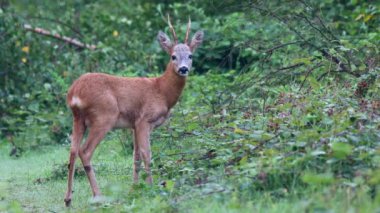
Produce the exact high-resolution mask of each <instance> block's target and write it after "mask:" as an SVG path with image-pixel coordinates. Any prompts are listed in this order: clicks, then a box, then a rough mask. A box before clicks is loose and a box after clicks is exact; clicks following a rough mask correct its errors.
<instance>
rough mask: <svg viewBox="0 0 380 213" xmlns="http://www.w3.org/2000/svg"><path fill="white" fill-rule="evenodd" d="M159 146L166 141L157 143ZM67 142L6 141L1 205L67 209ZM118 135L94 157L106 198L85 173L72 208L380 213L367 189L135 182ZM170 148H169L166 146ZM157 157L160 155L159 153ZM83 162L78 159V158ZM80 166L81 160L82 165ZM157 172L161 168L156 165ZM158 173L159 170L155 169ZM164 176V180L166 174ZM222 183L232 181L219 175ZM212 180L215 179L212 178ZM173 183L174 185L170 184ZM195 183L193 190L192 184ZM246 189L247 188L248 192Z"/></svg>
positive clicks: (78, 179)
mask: <svg viewBox="0 0 380 213" xmlns="http://www.w3.org/2000/svg"><path fill="white" fill-rule="evenodd" d="M155 146H156V147H155V148H157V147H162V144H158V143H156V145H155ZM68 150H69V148H68V146H49V147H43V148H40V149H39V150H33V151H28V152H27V153H24V154H23V155H22V157H20V158H18V159H15V158H11V157H8V153H7V152H8V151H9V147H8V146H5V145H2V146H1V155H0V156H1V157H0V159H1V164H0V174H1V176H0V186H1V187H0V190H2V191H0V192H2V194H3V195H2V201H1V205H0V210H1V211H3V210H5V209H8V210H11V211H13V212H23V211H25V212H47V211H51V212H62V211H66V210H69V209H67V208H66V207H64V202H63V198H64V194H65V190H66V167H65V165H66V162H67V157H68ZM121 150H123V148H122V147H121V143H119V142H118V139H112V138H111V139H108V140H106V141H104V142H103V144H101V145H100V146H99V148H98V150H97V151H96V153H95V156H94V162H93V163H94V165H95V168H96V169H97V173H96V174H97V179H98V183H99V185H100V188H101V189H102V192H103V194H104V196H105V200H104V201H103V202H102V203H100V204H99V203H93V202H92V201H91V191H90V187H89V184H88V181H87V178H86V177H84V175H83V173H80V174H79V175H77V176H76V178H75V182H74V194H73V202H72V207H71V208H70V210H72V211H73V212H87V211H93V210H96V211H101V212H104V211H105V212H107V211H109V212H115V211H133V212H157V211H159V212H161V211H164V212H309V211H312V212H376V211H379V208H380V204H379V203H376V202H375V200H373V199H372V198H370V197H369V196H368V192H367V191H366V189H365V188H355V189H352V190H350V189H349V188H346V189H344V188H339V187H335V186H333V187H320V188H319V187H315V188H313V187H309V188H298V189H296V190H293V191H292V192H287V191H286V189H282V190H283V192H282V194H281V193H280V194H281V195H274V194H273V192H265V191H264V192H260V191H258V192H253V194H252V195H249V196H247V197H244V196H245V194H244V193H239V192H238V191H236V189H233V188H232V189H229V190H220V191H219V190H217V189H215V188H214V189H215V191H212V190H209V191H207V190H206V188H207V187H206V185H207V184H205V185H204V186H203V189H200V188H199V186H194V185H191V184H186V183H185V184H183V185H182V187H183V188H182V189H181V188H177V187H176V186H173V187H172V188H171V189H170V190H168V189H163V188H162V187H160V186H158V185H159V181H160V178H158V180H157V179H156V180H155V182H154V185H153V186H146V185H145V184H143V183H142V184H139V185H133V184H132V182H131V180H132V174H131V165H132V162H131V159H132V158H131V155H130V154H127V155H125V154H124V153H123V151H121ZM165 151H167V150H165ZM154 156H156V157H157V156H158V153H155V154H154ZM77 163H79V162H77ZM77 165H79V166H80V164H77ZM155 171H156V172H155V173H157V169H155ZM155 175H156V176H157V174H155ZM161 180H162V179H161ZM219 180H220V182H219V183H220V185H221V186H222V187H226V186H227V185H225V184H228V182H227V181H226V180H225V179H224V178H220V179H219ZM210 182H212V181H210ZM167 188H169V187H167ZM191 188H193V189H191ZM243 192H244V191H243Z"/></svg>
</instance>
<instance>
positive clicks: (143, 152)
mask: <svg viewBox="0 0 380 213" xmlns="http://www.w3.org/2000/svg"><path fill="white" fill-rule="evenodd" d="M150 132H151V126H150V124H149V123H146V122H140V123H139V124H138V125H136V127H135V141H136V142H135V143H137V147H138V151H139V152H140V158H142V159H143V161H144V167H145V171H146V173H147V175H148V176H147V178H146V180H145V181H146V182H147V183H149V184H152V173H151V170H150V164H151V150H150V141H149V137H150Z"/></svg>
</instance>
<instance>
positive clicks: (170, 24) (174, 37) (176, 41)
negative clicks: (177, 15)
mask: <svg viewBox="0 0 380 213" xmlns="http://www.w3.org/2000/svg"><path fill="white" fill-rule="evenodd" d="M168 24H169V28H170V31H172V34H173V39H174V43H175V44H178V38H177V35H176V34H175V31H174V28H173V26H172V23H171V22H170V16H169V14H168Z"/></svg>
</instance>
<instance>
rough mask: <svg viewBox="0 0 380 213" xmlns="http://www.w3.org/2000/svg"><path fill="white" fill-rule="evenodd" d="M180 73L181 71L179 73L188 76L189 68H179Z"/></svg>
mask: <svg viewBox="0 0 380 213" xmlns="http://www.w3.org/2000/svg"><path fill="white" fill-rule="evenodd" d="M178 71H179V73H181V74H186V73H187V72H189V68H187V67H185V66H183V67H181V68H179V70H178Z"/></svg>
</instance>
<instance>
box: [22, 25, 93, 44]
mask: <svg viewBox="0 0 380 213" xmlns="http://www.w3.org/2000/svg"><path fill="white" fill-rule="evenodd" d="M24 29H25V30H27V31H31V32H34V33H38V34H41V35H45V36H48V37H52V38H55V39H58V40H61V41H64V42H66V43H68V44H70V45H73V46H76V47H79V48H81V49H85V48H87V49H90V50H95V49H96V46H95V45H88V44H84V43H82V42H80V41H78V40H77V39H75V38H70V37H67V36H62V35H59V34H57V33H55V34H54V33H52V32H50V31H48V30H45V29H42V28H39V27H35V28H34V27H32V26H30V25H29V24H24Z"/></svg>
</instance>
